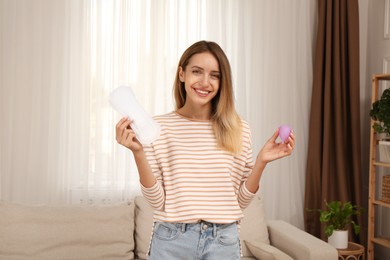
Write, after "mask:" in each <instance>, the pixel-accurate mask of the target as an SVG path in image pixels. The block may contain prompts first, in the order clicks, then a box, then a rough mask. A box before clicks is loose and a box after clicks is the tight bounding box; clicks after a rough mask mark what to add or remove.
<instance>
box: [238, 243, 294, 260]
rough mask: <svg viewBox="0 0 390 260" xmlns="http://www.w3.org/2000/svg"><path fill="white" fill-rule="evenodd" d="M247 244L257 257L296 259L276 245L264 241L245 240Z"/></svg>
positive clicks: (266, 259)
mask: <svg viewBox="0 0 390 260" xmlns="http://www.w3.org/2000/svg"><path fill="white" fill-rule="evenodd" d="M245 245H246V246H247V247H248V249H249V251H250V252H251V253H252V254H253V255H254V256H255V257H256V258H257V259H261V260H294V259H293V258H292V257H290V256H289V255H287V254H286V253H284V252H282V251H280V250H279V249H277V248H276V247H274V246H271V245H269V244H265V243H262V242H250V241H245Z"/></svg>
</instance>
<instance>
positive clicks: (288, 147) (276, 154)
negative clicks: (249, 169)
mask: <svg viewBox="0 0 390 260" xmlns="http://www.w3.org/2000/svg"><path fill="white" fill-rule="evenodd" d="M278 135H279V129H278V130H276V131H275V133H274V134H273V135H272V137H271V138H270V139H269V140H268V141H267V142H266V143H265V144H264V146H263V148H262V149H261V150H260V152H259V154H258V155H257V158H258V159H260V160H261V161H263V162H265V163H269V162H272V161H274V160H277V159H280V158H283V157H286V156H289V155H290V154H291V153H292V151H293V150H294V147H295V136H294V134H293V133H292V131H291V133H290V135H289V137H288V139H287V140H286V142H284V143H283V142H281V143H277V142H276V139H278Z"/></svg>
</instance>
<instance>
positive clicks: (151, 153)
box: [141, 145, 165, 211]
mask: <svg viewBox="0 0 390 260" xmlns="http://www.w3.org/2000/svg"><path fill="white" fill-rule="evenodd" d="M144 151H145V155H146V158H147V159H148V162H149V165H150V168H151V170H152V173H153V175H154V176H155V177H156V179H157V181H156V183H155V184H154V185H153V186H152V187H150V188H146V187H145V186H143V185H142V184H141V191H142V194H143V196H144V197H145V198H146V200H147V201H148V202H149V204H150V205H151V206H152V207H153V208H154V209H156V210H159V211H162V210H163V209H164V205H165V191H164V185H163V181H162V171H161V168H160V166H159V163H158V160H157V157H156V153H155V150H154V148H153V146H152V145H150V146H144Z"/></svg>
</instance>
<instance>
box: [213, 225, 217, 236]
mask: <svg viewBox="0 0 390 260" xmlns="http://www.w3.org/2000/svg"><path fill="white" fill-rule="evenodd" d="M213 237H214V238H216V237H217V224H215V223H214V224H213Z"/></svg>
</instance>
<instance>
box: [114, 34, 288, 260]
mask: <svg viewBox="0 0 390 260" xmlns="http://www.w3.org/2000/svg"><path fill="white" fill-rule="evenodd" d="M174 96H175V101H176V110H175V111H173V112H171V113H168V114H166V115H161V116H156V117H155V120H156V121H157V122H158V123H159V124H160V126H161V136H160V137H159V139H157V140H156V141H155V142H153V143H152V144H151V145H150V146H144V147H143V146H142V145H141V144H140V143H139V142H138V140H137V139H136V137H135V134H134V132H133V131H132V130H131V128H130V123H131V121H130V120H129V119H127V118H123V119H121V120H120V121H119V122H118V124H117V126H116V138H117V141H118V143H120V144H122V145H124V146H126V147H128V148H129V149H130V150H131V151H132V152H133V154H134V158H135V161H136V164H137V167H138V172H139V176H140V183H141V189H142V192H143V195H144V197H145V198H146V199H147V200H148V201H149V203H150V205H151V206H152V207H153V208H154V209H155V212H154V223H155V224H154V227H153V235H152V240H151V247H150V255H149V259H152V260H154V259H170V260H171V259H178V260H179V259H180V260H182V259H240V244H239V233H238V228H237V225H238V223H239V221H240V220H241V219H242V217H243V209H244V208H245V207H247V206H248V205H249V203H250V201H251V200H252V198H253V197H254V196H255V193H256V192H257V191H258V189H259V182H260V178H261V175H262V173H263V170H264V168H265V167H266V165H267V163H269V162H271V161H273V160H276V159H279V158H282V157H285V156H288V155H290V154H291V153H292V151H293V149H294V146H295V138H294V135H293V134H292V133H291V134H290V136H289V138H288V140H287V141H286V142H284V143H277V142H276V140H277V137H278V130H276V131H275V132H274V134H273V135H272V137H271V138H270V139H269V140H268V141H267V142H266V144H265V145H264V146H263V148H262V149H261V150H260V152H259V153H258V155H257V157H256V159H255V161H254V163H253V157H252V144H251V133H250V128H249V125H248V123H247V122H245V121H244V120H242V119H240V117H239V116H238V114H237V112H236V110H235V106H234V95H233V86H232V77H231V70H230V64H229V61H228V59H227V57H226V55H225V53H224V52H223V50H222V49H221V48H220V46H219V45H218V44H216V43H214V42H207V41H199V42H196V43H194V44H193V45H191V46H190V47H189V48H188V49H187V50H186V51H185V52H184V53H183V55H182V57H181V59H180V61H179V64H178V68H177V73H176V78H175V83H174Z"/></svg>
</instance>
